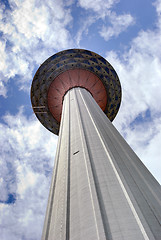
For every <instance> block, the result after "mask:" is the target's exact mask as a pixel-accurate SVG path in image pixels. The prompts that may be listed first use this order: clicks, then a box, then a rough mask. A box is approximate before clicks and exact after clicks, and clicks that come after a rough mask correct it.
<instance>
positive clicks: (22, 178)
mask: <svg viewBox="0 0 161 240" xmlns="http://www.w3.org/2000/svg"><path fill="white" fill-rule="evenodd" d="M4 121H5V124H0V131H1V137H0V149H1V159H0V167H1V174H2V175H1V178H0V188H1V194H0V212H1V214H0V216H1V218H0V222H1V226H3V228H2V230H1V239H2V240H6V239H10V238H11V236H12V239H15V240H16V239H31V236H32V239H40V238H41V231H42V224H43V220H44V216H45V208H46V204H47V196H48V192H49V187H50V177H51V174H52V168H53V163H54V154H55V145H56V140H57V138H56V137H55V136H54V135H52V134H51V133H49V132H48V131H46V129H45V128H44V127H43V126H41V124H40V123H39V122H38V121H37V119H35V117H34V116H32V117H30V118H28V119H27V118H26V117H25V116H24V114H23V110H22V109H20V111H19V113H18V114H16V115H14V116H13V115H10V114H6V115H5V116H4ZM9 196H10V197H11V196H14V199H13V198H12V199H10V202H7V201H8V198H9ZM40 199H41V201H40ZM35 222H36V224H35Z"/></svg>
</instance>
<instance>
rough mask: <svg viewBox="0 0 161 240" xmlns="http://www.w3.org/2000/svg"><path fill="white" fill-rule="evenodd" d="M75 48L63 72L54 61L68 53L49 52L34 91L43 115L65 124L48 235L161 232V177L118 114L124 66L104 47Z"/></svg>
mask: <svg viewBox="0 0 161 240" xmlns="http://www.w3.org/2000/svg"><path fill="white" fill-rule="evenodd" d="M68 51H71V52H72V50H67V51H64V54H60V55H61V59H63V56H64V57H65V56H66V53H67V52H68ZM71 52H70V54H71ZM73 52H74V55H78V56H76V57H74V56H70V57H69V55H68V60H67V63H66V62H65V63H64V64H63V65H62V66H63V67H64V69H63V70H62V69H61V71H60V72H59V73H58V74H57V73H55V72H54V71H55V70H54V68H53V66H55V65H54V64H60V63H61V62H62V60H61V61H60V59H59V61H58V62H57V63H54V64H53V65H52V64H51V61H52V60H51V58H50V60H47V61H48V62H47V64H46V63H45V65H44V64H43V65H44V66H43V65H42V67H40V70H38V72H37V75H35V78H34V79H35V80H34V81H33V86H32V91H31V98H32V104H33V107H34V108H33V109H36V111H35V112H36V114H37V117H38V118H39V120H40V121H41V122H42V123H43V124H44V125H45V127H47V128H48V129H49V130H50V131H52V132H55V133H56V131H59V139H58V146H57V153H56V158H55V166H54V173H53V178H52V182H51V189H50V195H49V200H48V206H47V211H46V218H45V223H44V230H43V235H42V239H45V240H47V239H49V240H55V239H56V240H60V239H62V240H69V239H70V240H77V239H80V240H84V239H87V240H94V239H96V240H97V239H100V240H103V239H111V240H122V239H128V240H129V239H131V240H134V239H139V240H140V239H150V240H151V239H152V240H153V239H157V240H160V239H161V225H160V224H161V189H160V185H159V184H158V182H157V181H156V180H155V179H154V177H153V176H152V175H151V174H150V172H149V171H148V170H147V169H146V167H145V166H144V165H143V163H142V162H141V161H140V160H139V158H138V157H137V156H136V154H135V153H134V152H133V151H132V149H131V148H130V147H129V145H128V144H127V143H126V142H125V140H124V139H123V138H122V137H121V135H120V134H119V133H118V131H117V130H116V129H115V128H114V126H113V125H112V123H111V121H110V120H113V118H114V116H115V115H116V113H117V111H118V108H119V104H120V96H121V92H120V91H121V88H120V84H119V80H118V77H117V74H116V73H115V71H114V69H113V68H112V66H111V65H110V64H109V63H108V62H104V63H103V60H102V58H101V57H100V56H99V55H97V54H95V56H94V53H91V52H89V51H86V50H76V49H74V50H73ZM84 52H85V53H86V54H85V55H83V54H84ZM68 53H69V52H68ZM78 53H79V54H78ZM81 53H83V54H81ZM87 53H88V54H87ZM72 54H73V53H72ZM90 54H91V55H90ZM58 55H59V54H58ZM60 55H59V57H60ZM82 56H83V57H82ZM89 56H90V57H89ZM71 57H72V60H71ZM91 58H93V60H91ZM54 59H55V58H54ZM64 59H65V58H64ZM100 59H101V60H102V61H101V60H100ZM64 61H66V60H64ZM70 61H71V62H72V64H73V62H74V61H75V62H74V64H75V66H71V65H70ZM90 61H91V62H90ZM95 61H96V62H97V63H96V64H95ZM98 61H100V62H102V64H100V62H99V63H98ZM84 62H85V64H86V66H85V65H84ZM88 62H89V63H90V64H89V65H87V64H88ZM92 62H94V64H92ZM50 64H51V65H52V66H51V65H50ZM74 64H73V65H74ZM81 64H82V65H81ZM60 65H61V64H60ZM69 65H70V66H69ZM93 65H94V66H95V67H93ZM102 65H103V66H102ZM47 66H48V68H47ZM96 66H97V67H96ZM98 66H100V69H98ZM90 67H92V68H94V70H93V69H92V68H91V69H89V68H90ZM43 68H44V69H45V72H43V71H44V69H43ZM51 68H53V70H52V69H51ZM55 69H56V68H55ZM96 69H97V70H96ZM105 69H106V70H105ZM104 70H105V71H104ZM96 71H97V72H96ZM103 72H104V74H103ZM111 73H112V74H111ZM52 74H53V75H54V76H53V75H52ZM51 75H52V77H51ZM50 77H51V78H52V81H50ZM46 79H48V81H46ZM105 80H106V81H105ZM43 81H46V83H44V86H45V87H46V90H44V89H45V87H42V86H43V84H41V83H42V82H43ZM60 82H61V83H60ZM59 83H60V85H59ZM111 83H112V85H111ZM36 84H37V85H38V87H37V85H36ZM39 84H40V85H39ZM40 87H42V89H40ZM38 91H39V92H38ZM43 91H44V92H43ZM37 92H38V93H37ZM42 92H43V93H45V94H46V95H43V94H42ZM100 92H102V94H100ZM103 94H104V95H103ZM40 95H41V97H40ZM102 96H104V97H102ZM111 96H112V97H111ZM43 98H44V99H45V101H44V102H43ZM54 98H55V100H54ZM58 99H59V100H58ZM36 101H37V102H36ZM56 106H57V107H56ZM58 108H59V109H58ZM42 109H44V110H42ZM103 111H104V112H103ZM45 112H46V113H45ZM41 114H42V116H41ZM107 116H108V118H107ZM60 119H61V122H60V129H59V121H60ZM49 120H50V121H49ZM57 128H58V130H57Z"/></svg>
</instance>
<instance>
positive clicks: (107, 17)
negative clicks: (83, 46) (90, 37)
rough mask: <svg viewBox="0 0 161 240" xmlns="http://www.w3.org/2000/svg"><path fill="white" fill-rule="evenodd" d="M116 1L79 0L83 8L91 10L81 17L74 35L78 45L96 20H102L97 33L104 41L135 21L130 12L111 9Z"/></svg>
mask: <svg viewBox="0 0 161 240" xmlns="http://www.w3.org/2000/svg"><path fill="white" fill-rule="evenodd" d="M118 2H119V0H108V1H106V0H104V1H102V0H96V1H92V0H88V1H86V0H79V6H80V7H82V8H83V9H85V10H88V11H89V10H91V14H90V12H88V17H86V18H84V19H83V23H82V24H81V27H80V30H79V31H78V34H77V37H76V39H77V44H78V45H79V43H80V40H81V39H82V35H83V34H84V33H88V29H89V27H90V26H91V25H92V24H93V23H96V22H97V21H98V20H101V21H102V23H101V27H100V29H101V30H99V34H100V36H101V37H103V38H104V40H106V41H108V40H109V39H110V38H112V37H117V36H118V35H119V34H120V33H122V32H123V31H125V30H126V29H127V28H128V27H129V26H131V25H133V24H134V23H135V20H134V18H133V17H132V16H131V15H130V14H122V15H119V14H116V12H113V11H111V9H112V7H113V6H114V5H115V4H117V3H118Z"/></svg>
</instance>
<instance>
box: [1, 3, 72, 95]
mask: <svg viewBox="0 0 161 240" xmlns="http://www.w3.org/2000/svg"><path fill="white" fill-rule="evenodd" d="M1 7H2V8H1V12H0V19H1V23H2V24H1V25H0V32H1V34H2V36H1V41H0V56H1V66H0V76H1V81H0V85H1V86H2V88H1V91H0V94H1V95H3V96H6V94H7V89H6V82H7V81H8V79H13V78H14V77H15V76H17V75H19V79H20V81H19V82H18V83H19V86H20V88H22V89H27V90H28V88H29V82H31V79H32V73H33V71H34V66H35V65H36V66H38V65H39V64H40V63H42V62H43V61H44V60H45V59H46V58H47V57H49V56H50V55H52V54H53V53H54V52H55V51H59V50H62V49H64V48H68V47H69V46H70V45H72V43H73V42H72V39H71V36H70V33H69V31H68V29H67V28H68V26H69V24H70V23H71V21H72V16H71V13H70V9H69V2H68V3H67V2H64V1H58V0H56V1H54V4H53V1H51V0H50V1H43V2H42V1H41V2H38V1H36V0H30V1H28V0H24V1H11V0H10V1H9V8H8V7H6V6H5V5H4V4H3V3H1ZM40 49H41V50H40ZM12 81H13V80H12Z"/></svg>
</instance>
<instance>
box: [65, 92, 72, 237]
mask: <svg viewBox="0 0 161 240" xmlns="http://www.w3.org/2000/svg"><path fill="white" fill-rule="evenodd" d="M70 94H71V93H70V92H69V95H68V102H69V134H68V153H67V154H68V158H67V162H68V163H67V165H68V169H67V172H68V173H67V212H66V240H70V159H71V156H70V154H71V153H70V142H71V141H70V131H71V121H70V112H71V110H70Z"/></svg>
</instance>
